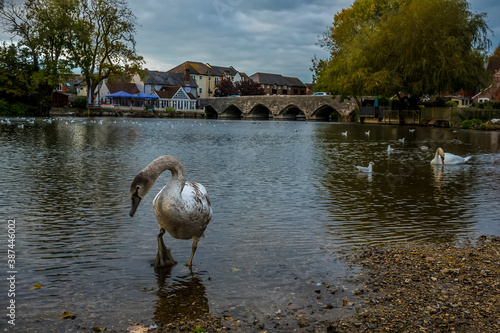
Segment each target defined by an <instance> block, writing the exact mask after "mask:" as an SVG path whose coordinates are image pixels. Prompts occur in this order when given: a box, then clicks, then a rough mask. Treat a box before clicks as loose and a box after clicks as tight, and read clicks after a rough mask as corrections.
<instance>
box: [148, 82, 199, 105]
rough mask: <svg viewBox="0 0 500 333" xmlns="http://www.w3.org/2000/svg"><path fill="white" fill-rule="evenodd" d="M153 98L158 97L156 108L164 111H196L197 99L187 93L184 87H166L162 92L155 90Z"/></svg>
mask: <svg viewBox="0 0 500 333" xmlns="http://www.w3.org/2000/svg"><path fill="white" fill-rule="evenodd" d="M152 95H153V96H158V99H157V100H156V101H155V107H157V108H159V109H161V110H164V109H165V108H174V109H175V110H176V111H188V110H195V109H196V97H194V95H193V94H192V93H190V92H186V90H185V88H184V87H182V86H180V85H179V86H164V87H162V88H161V89H160V90H155V91H153V93H152Z"/></svg>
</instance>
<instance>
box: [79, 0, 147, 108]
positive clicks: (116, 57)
mask: <svg viewBox="0 0 500 333" xmlns="http://www.w3.org/2000/svg"><path fill="white" fill-rule="evenodd" d="M76 17H77V19H76V23H75V26H74V29H73V36H72V38H71V46H70V58H71V59H72V60H73V61H74V63H75V65H76V67H78V68H80V69H81V71H82V74H84V76H85V79H86V83H87V88H88V91H89V100H88V102H89V103H92V102H93V100H94V95H93V92H94V91H95V90H96V88H97V86H98V85H99V84H100V83H101V82H102V81H103V80H105V79H107V78H109V77H112V76H120V75H123V74H124V73H127V74H131V73H133V72H135V71H137V70H138V69H140V67H141V65H142V64H143V58H142V57H141V56H140V55H138V54H137V52H136V49H135V45H136V42H135V37H134V35H135V32H136V30H135V25H136V17H135V15H134V13H133V12H132V10H131V9H130V8H129V7H128V4H127V1H125V0H81V1H78V6H77V12H76Z"/></svg>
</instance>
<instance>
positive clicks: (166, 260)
mask: <svg viewBox="0 0 500 333" xmlns="http://www.w3.org/2000/svg"><path fill="white" fill-rule="evenodd" d="M166 170H170V172H171V173H172V178H171V179H170V181H169V182H168V183H167V185H165V186H164V187H163V188H162V189H161V191H160V192H159V193H158V194H157V195H156V197H155V198H154V200H153V210H154V213H155V215H156V219H157V220H158V225H159V226H160V234H159V235H158V255H157V256H156V260H155V267H164V266H172V265H174V264H175V263H176V262H175V260H174V258H173V257H172V254H171V253H170V250H169V249H168V248H167V247H166V246H165V244H164V243H163V234H164V233H165V230H167V231H168V233H169V234H170V235H171V236H172V237H174V238H178V239H193V244H192V247H191V257H190V258H189V261H188V262H187V264H186V265H187V266H189V267H191V266H192V263H193V257H194V253H195V252H196V248H197V246H198V241H199V240H200V237H202V236H203V233H204V231H205V229H206V227H207V225H208V223H209V222H210V219H211V218H212V208H211V205H210V200H209V199H208V196H207V190H206V189H205V187H204V186H203V185H201V184H199V183H195V182H191V181H186V172H185V170H184V166H183V165H182V163H181V162H180V161H179V160H178V159H177V158H175V157H173V156H169V155H165V156H160V157H158V158H157V159H155V160H154V161H153V162H151V163H150V164H149V165H148V166H147V167H146V168H144V170H142V171H141V172H140V173H139V174H138V175H137V176H136V177H135V179H134V181H133V182H132V185H131V186H130V196H131V198H132V207H131V209H130V216H134V213H135V211H136V209H137V207H138V206H139V203H140V202H141V199H142V198H144V196H145V195H146V194H147V193H148V192H149V191H150V190H151V188H152V187H153V184H154V183H155V181H156V179H157V178H158V176H160V174H162V173H163V172H164V171H166Z"/></svg>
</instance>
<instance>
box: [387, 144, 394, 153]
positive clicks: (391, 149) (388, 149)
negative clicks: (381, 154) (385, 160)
mask: <svg viewBox="0 0 500 333" xmlns="http://www.w3.org/2000/svg"><path fill="white" fill-rule="evenodd" d="M393 150H394V148H391V145H388V146H387V152H388V153H390V152H391V151H393Z"/></svg>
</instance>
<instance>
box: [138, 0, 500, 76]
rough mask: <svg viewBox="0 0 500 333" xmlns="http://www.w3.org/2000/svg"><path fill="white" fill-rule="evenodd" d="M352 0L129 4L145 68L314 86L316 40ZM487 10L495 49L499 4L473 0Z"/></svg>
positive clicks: (499, 25)
mask: <svg viewBox="0 0 500 333" xmlns="http://www.w3.org/2000/svg"><path fill="white" fill-rule="evenodd" d="M352 2H353V0H309V1H306V0H251V1H250V0H247V1H243V0H208V1H207V0H203V1H202V0H184V1H178V0H166V1H160V0H140V1H138V0H129V4H130V7H131V8H132V10H134V12H135V13H136V15H137V18H138V23H139V24H140V27H138V29H137V30H138V33H137V35H136V40H137V49H138V52H139V53H140V54H141V55H143V56H144V58H145V59H146V62H147V64H146V67H147V68H149V69H156V70H168V69H170V68H172V67H174V66H177V65H179V64H181V63H183V62H184V61H187V60H190V61H199V62H203V63H210V64H212V65H217V66H233V67H234V68H236V69H237V70H238V71H241V72H245V73H246V74H248V75H252V74H254V73H255V72H267V73H278V74H283V75H286V76H294V77H298V78H300V79H301V80H302V81H303V82H305V83H308V82H311V81H312V73H311V71H310V70H309V68H310V67H311V64H312V63H311V59H312V58H313V57H314V55H317V56H318V57H320V58H326V57H327V53H326V52H325V51H324V50H323V49H321V48H320V47H319V46H318V45H317V41H318V36H319V35H322V34H323V32H325V31H326V30H327V28H328V27H329V26H331V25H332V22H333V16H334V14H335V13H336V12H338V11H340V10H341V9H342V8H346V7H348V6H349V5H351V4H352ZM469 3H470V4H471V6H472V10H473V11H474V12H486V13H488V25H489V26H490V28H491V29H492V30H494V32H495V35H494V36H493V35H492V36H490V39H491V40H492V41H493V46H494V47H493V49H494V48H495V47H496V46H497V45H498V44H499V43H500V38H499V37H500V1H499V0H470V1H469Z"/></svg>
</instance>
